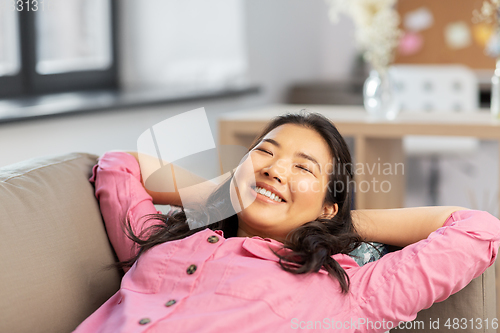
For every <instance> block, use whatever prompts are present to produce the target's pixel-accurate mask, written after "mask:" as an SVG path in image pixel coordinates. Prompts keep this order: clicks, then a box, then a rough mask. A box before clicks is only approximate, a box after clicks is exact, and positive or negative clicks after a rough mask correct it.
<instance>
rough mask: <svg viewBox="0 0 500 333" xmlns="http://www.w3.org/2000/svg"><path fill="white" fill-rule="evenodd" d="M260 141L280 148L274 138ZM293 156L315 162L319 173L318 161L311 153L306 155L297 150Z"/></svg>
mask: <svg viewBox="0 0 500 333" xmlns="http://www.w3.org/2000/svg"><path fill="white" fill-rule="evenodd" d="M261 142H269V143H270V144H272V145H274V146H276V147H278V148H281V145H280V144H279V142H278V141H276V140H273V139H264V140H262V141H261ZM295 156H297V157H301V158H305V159H306V160H309V161H311V162H313V163H315V164H316V165H317V166H318V168H319V172H320V173H321V165H319V163H318V161H317V160H316V159H315V158H314V157H312V156H311V155H307V154H306V153H304V152H301V151H299V152H297V153H295Z"/></svg>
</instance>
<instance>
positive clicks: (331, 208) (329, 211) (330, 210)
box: [321, 203, 339, 219]
mask: <svg viewBox="0 0 500 333" xmlns="http://www.w3.org/2000/svg"><path fill="white" fill-rule="evenodd" d="M338 212H339V205H337V204H336V203H335V204H333V205H324V206H323V211H322V214H321V217H322V218H326V219H331V218H333V217H334V216H335V215H337V213H338Z"/></svg>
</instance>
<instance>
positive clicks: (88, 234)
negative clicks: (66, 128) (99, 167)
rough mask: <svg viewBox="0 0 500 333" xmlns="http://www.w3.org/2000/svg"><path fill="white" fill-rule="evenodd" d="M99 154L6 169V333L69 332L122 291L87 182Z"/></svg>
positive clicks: (0, 302) (1, 183)
mask: <svg viewBox="0 0 500 333" xmlns="http://www.w3.org/2000/svg"><path fill="white" fill-rule="evenodd" d="M96 162H97V156H95V155H90V154H84V153H72V154H66V155H60V156H50V157H41V158H35V159H31V160H28V161H25V162H21V163H17V164H14V165H10V166H6V167H3V168H0V231H1V232H0V253H1V254H2V255H1V262H0V263H1V265H2V273H1V274H0V285H1V290H2V293H1V295H2V297H1V299H0V332H70V331H72V330H73V329H75V327H76V326H77V325H78V324H79V323H80V322H81V321H83V320H84V319H85V318H86V317H88V316H89V315H90V314H91V313H92V312H94V311H95V310H96V309H97V308H98V307H99V306H100V305H101V304H102V303H104V302H105V301H106V300H107V299H108V298H109V297H110V296H112V295H113V294H114V293H115V292H116V291H117V290H118V289H119V286H120V280H121V276H120V273H119V270H117V269H113V268H109V266H110V265H111V264H113V263H114V262H115V257H114V253H113V250H112V248H111V245H110V243H109V240H108V238H107V235H106V230H105V227H104V223H103V220H102V217H101V213H100V210H99V204H98V202H97V200H96V198H95V194H94V188H93V186H92V184H91V183H90V182H89V178H90V176H91V173H92V166H93V165H94V164H95V163H96Z"/></svg>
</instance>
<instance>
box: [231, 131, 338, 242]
mask: <svg viewBox="0 0 500 333" xmlns="http://www.w3.org/2000/svg"><path fill="white" fill-rule="evenodd" d="M248 156H249V157H250V160H251V166H252V167H248V165H250V163H246V165H247V167H245V166H241V167H240V168H238V170H237V171H236V173H235V179H236V181H237V184H238V194H239V197H240V202H241V203H242V204H243V207H245V208H244V209H243V210H242V211H241V212H239V213H238V220H239V226H238V236H248V237H252V236H260V237H263V238H274V239H276V240H279V241H283V240H284V239H285V238H286V236H287V234H288V233H289V232H290V231H291V230H293V229H295V228H297V227H299V226H301V225H303V224H304V223H306V222H309V221H313V220H315V219H316V218H317V217H319V216H320V215H327V214H335V213H336V212H337V209H338V207H337V205H336V204H335V205H334V206H324V205H323V203H324V199H325V195H326V191H327V190H328V188H327V186H328V181H329V174H330V172H332V169H333V166H332V161H333V159H332V155H331V153H330V149H329V147H328V145H327V143H326V142H325V140H324V139H323V138H322V136H321V135H320V134H319V133H317V132H316V131H314V130H312V129H310V128H307V127H303V126H300V125H295V124H285V125H281V126H279V127H277V128H275V129H274V130H272V131H271V132H269V133H268V134H267V135H266V136H265V137H264V138H263V139H262V140H261V142H259V144H257V145H256V146H255V148H253V149H252V150H251V151H250V152H249V154H248ZM243 164H245V163H243ZM251 172H253V174H250V173H251ZM254 177H255V178H254ZM273 194H274V195H273ZM276 195H277V196H278V197H279V199H278V200H276Z"/></svg>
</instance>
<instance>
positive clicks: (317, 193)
mask: <svg viewBox="0 0 500 333" xmlns="http://www.w3.org/2000/svg"><path fill="white" fill-rule="evenodd" d="M308 178H310V177H307V176H306V177H302V178H299V179H296V180H295V181H294V182H293V184H292V192H293V193H294V194H295V195H296V196H297V197H300V198H301V199H303V200H305V201H307V202H311V201H318V200H319V201H320V203H321V204H322V203H323V202H322V200H321V199H322V198H323V196H324V194H325V190H326V186H325V184H324V183H323V182H322V181H321V180H319V179H316V178H314V179H308Z"/></svg>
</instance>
